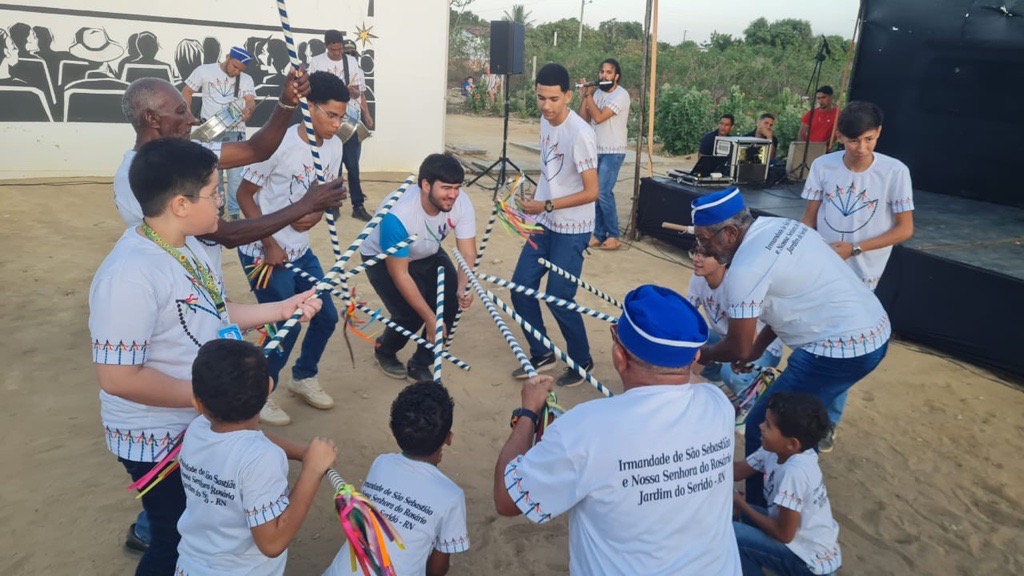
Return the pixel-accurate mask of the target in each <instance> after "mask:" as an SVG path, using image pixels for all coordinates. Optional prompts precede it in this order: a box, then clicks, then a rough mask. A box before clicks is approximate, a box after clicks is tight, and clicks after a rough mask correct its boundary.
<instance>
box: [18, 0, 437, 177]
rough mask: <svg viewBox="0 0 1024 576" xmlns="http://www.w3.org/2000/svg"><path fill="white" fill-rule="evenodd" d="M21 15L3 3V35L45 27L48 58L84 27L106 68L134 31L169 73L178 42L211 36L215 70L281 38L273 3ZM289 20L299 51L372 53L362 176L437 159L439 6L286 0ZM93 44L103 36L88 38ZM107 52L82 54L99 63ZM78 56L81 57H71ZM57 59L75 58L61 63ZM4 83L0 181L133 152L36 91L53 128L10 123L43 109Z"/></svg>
mask: <svg viewBox="0 0 1024 576" xmlns="http://www.w3.org/2000/svg"><path fill="white" fill-rule="evenodd" d="M20 6H24V7H25V8H21V9H13V8H6V7H4V5H0V28H3V29H4V30H8V31H9V30H10V29H11V27H12V26H14V25H15V24H16V23H24V24H28V25H29V26H31V27H37V26H41V27H45V28H47V29H48V30H49V31H50V33H51V34H52V35H53V44H52V49H53V50H55V51H58V52H66V51H68V50H69V47H70V46H71V45H73V44H75V43H76V34H78V33H80V30H82V29H83V28H89V29H99V30H102V31H105V32H106V35H107V37H109V40H110V41H111V42H112V43H115V44H118V45H120V46H121V47H122V48H121V49H122V51H124V53H125V55H124V56H122V57H118V58H116V59H114V60H112V61H110V62H108V64H109V67H110V68H112V69H115V70H116V68H117V65H118V63H119V61H120V60H121V59H123V58H126V57H127V51H126V50H124V48H125V47H126V46H127V44H128V41H129V38H130V37H131V36H132V35H133V34H136V33H139V32H143V31H147V32H151V33H152V34H153V35H155V36H156V38H157V40H158V42H159V50H158V52H157V54H156V56H155V60H157V61H160V62H164V63H167V64H169V66H170V68H171V70H172V73H173V74H175V75H176V74H177V70H176V66H175V50H176V48H177V46H178V44H179V42H181V41H182V40H183V39H196V40H199V41H200V42H202V40H203V39H204V38H205V37H208V36H212V37H215V38H217V40H219V42H220V46H221V49H220V51H219V52H220V55H219V56H218V60H220V59H222V58H223V54H225V53H226V52H227V51H228V50H229V49H230V47H231V46H232V45H243V44H244V43H245V41H246V39H248V38H251V37H257V38H263V39H266V38H270V37H272V38H278V39H283V35H282V33H281V30H280V20H279V18H278V12H277V3H276V2H274V1H270V0H259V1H253V0H219V1H217V2H209V1H204V0H178V1H176V2H146V3H140V2H137V1H128V0H98V1H97V2H94V3H83V2H80V1H76V0H47V1H44V2H41V1H33V0H24V1H23V3H21V4H20ZM86 6H88V8H86ZM371 8H372V14H371V13H370V12H371ZM288 11H289V16H290V20H291V25H292V27H293V29H295V30H296V31H297V32H296V35H295V36H296V41H297V42H300V43H301V42H308V41H309V40H321V41H322V39H323V31H324V30H326V29H328V28H336V29H338V30H341V31H342V32H344V33H345V35H346V38H353V39H355V40H356V43H357V46H359V49H360V51H361V52H363V51H364V50H368V51H370V54H372V58H373V66H374V70H373V73H372V78H373V98H374V100H375V104H374V108H375V112H376V114H375V118H374V119H375V120H376V132H375V133H374V135H373V137H372V138H370V139H368V140H366V141H365V142H364V143H363V153H362V161H361V163H360V167H361V169H362V170H363V171H384V170H387V171H415V169H416V168H417V167H418V166H419V163H420V161H421V160H422V159H423V157H424V156H426V155H427V154H429V153H431V152H438V151H442V150H443V147H444V114H445V74H446V70H447V37H448V34H447V27H448V3H447V2H446V1H445V0H415V1H414V0H292V1H291V2H289V3H288ZM220 23H225V24H220ZM22 29H24V27H22ZM359 29H364V30H368V31H369V34H372V35H373V36H375V38H366V41H365V42H363V41H360V39H359V37H358V36H359V35H358V30H359ZM91 38H92V40H96V39H97V38H100V39H102V38H103V36H102V35H100V34H98V33H95V32H94V33H93V34H92V37H91ZM116 50H117V49H114V50H113V51H107V52H105V53H103V52H100V51H93V52H89V54H90V55H97V58H107V57H109V55H110V54H111V53H112V52H114V51H116ZM82 53H83V52H82V51H81V47H79V48H78V49H77V54H79V55H80V54H82ZM101 54H102V55H101ZM65 57H66V58H68V59H78V57H77V56H72V55H69V54H65ZM39 59H40V60H42V58H39ZM96 65H97V66H102V65H100V64H96ZM2 68H3V66H2V63H0V69H2ZM251 68H252V64H250V69H251ZM40 69H42V67H40ZM16 70H17V69H16ZM30 80H31V79H30ZM37 81H38V78H37ZM12 82H13V83H15V84H17V81H11V80H5V79H4V78H0V179H11V178H31V177H58V176H99V177H104V176H106V177H110V176H112V175H113V173H114V171H115V170H116V168H117V166H118V164H119V163H120V162H121V157H122V155H123V154H124V152H125V151H126V150H128V149H129V148H131V147H132V145H133V144H134V134H133V131H132V129H131V126H130V125H129V124H127V123H125V122H124V121H123V119H121V118H117V120H118V121H117V122H113V121H108V122H65V121H63V114H64V110H63V107H62V106H61V104H60V102H55V101H49V100H50V95H49V94H46V93H45V92H48V90H47V89H46V87H45V86H43V89H42V90H41V92H43V93H42V96H43V97H44V99H45V100H47V101H48V102H47V104H48V106H49V108H51V109H52V116H53V120H52V121H51V120H40V121H31V122H27V121H19V120H24V119H25V118H26V116H25V115H26V114H39V112H38V110H37V109H41V108H42V106H41V105H34V106H33V107H26V106H25V105H24V102H25V100H24V98H25V97H26V94H25V92H26V91H27V90H25V89H24V88H21V87H16V88H14V89H13V90H15V91H18V92H19V93H17V94H14V93H12V92H11V89H10V88H8V87H7V86H5V84H10V83H12ZM43 83H44V84H45V81H44V82H43ZM50 84H56V85H55V86H54V89H53V97H54V100H59V99H62V97H61V94H62V92H61V91H62V87H61V86H60V84H59V81H58V82H53V81H51V82H50ZM107 84H108V87H109V85H114V86H116V84H117V83H116V81H115V82H108V83H107ZM275 93H276V92H275ZM29 97H30V98H35V97H33V96H29ZM110 98H111V99H116V96H111V97H110ZM37 100H38V98H37ZM110 101H113V100H110ZM5 102H6V103H7V105H5ZM271 105H272V104H270V103H268V104H267V105H266V106H271ZM106 114H107V115H106V116H103V118H109V115H110V112H107V113H106Z"/></svg>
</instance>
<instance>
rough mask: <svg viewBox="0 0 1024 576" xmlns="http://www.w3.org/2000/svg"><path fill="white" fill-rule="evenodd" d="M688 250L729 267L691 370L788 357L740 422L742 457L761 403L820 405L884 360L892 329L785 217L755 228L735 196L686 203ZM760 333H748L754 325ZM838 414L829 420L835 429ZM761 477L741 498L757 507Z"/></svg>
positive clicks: (869, 296)
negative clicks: (718, 321)
mask: <svg viewBox="0 0 1024 576" xmlns="http://www.w3.org/2000/svg"><path fill="white" fill-rule="evenodd" d="M693 224H694V227H695V230H694V232H695V234H694V235H695V236H696V241H697V247H698V248H699V249H701V250H703V251H704V252H705V253H706V254H707V255H708V256H710V257H712V258H715V259H717V260H718V261H719V262H721V263H723V264H728V265H729V272H728V276H729V282H728V287H727V289H726V298H727V300H728V302H729V308H728V314H729V330H728V333H727V334H726V336H725V338H723V339H722V341H721V342H719V343H717V344H715V345H713V346H705V347H704V348H702V349H701V356H700V360H699V362H700V363H701V364H704V365H707V364H708V363H710V362H752V361H754V360H756V359H757V358H759V357H760V356H761V355H762V354H764V351H765V350H766V349H767V348H768V345H769V344H770V343H771V342H772V341H773V340H775V338H776V337H778V338H779V339H780V340H782V343H783V344H785V345H787V346H789V347H790V348H791V349H792V350H793V352H792V354H790V356H789V360H788V361H787V364H786V370H785V371H784V372H783V373H782V375H781V376H780V377H779V378H778V379H777V380H776V381H775V383H774V384H773V385H772V387H771V388H769V389H768V390H767V391H766V392H765V394H764V395H763V396H762V397H761V399H760V400H759V401H758V402H757V404H755V405H754V407H753V409H751V411H750V414H748V415H747V423H746V434H745V436H746V452H745V454H746V455H750V454H752V453H753V452H754V451H755V450H757V449H758V448H760V447H761V430H760V425H761V423H762V422H764V418H765V410H766V407H767V405H768V399H769V398H770V397H771V395H772V394H774V393H776V392H781V391H787V392H805V393H808V394H812V395H814V396H817V397H818V398H819V399H820V400H821V401H822V403H823V404H824V405H826V406H829V405H830V404H831V403H832V401H833V400H834V399H835V398H836V397H837V396H839V395H840V394H842V393H844V392H846V391H847V390H848V389H849V388H850V387H851V386H853V385H854V384H856V383H857V382H859V381H860V380H861V379H863V378H864V377H865V376H867V375H868V374H870V373H871V371H872V370H874V369H875V368H876V367H877V366H878V364H879V363H880V362H881V361H882V358H884V357H885V353H886V350H888V346H889V335H890V333H891V327H890V325H889V316H888V314H886V313H885V309H883V308H882V304H881V302H879V301H878V298H876V297H875V295H874V293H872V292H871V290H868V288H867V286H865V285H864V284H863V283H861V282H860V281H859V280H858V279H857V277H856V276H855V275H854V273H853V271H852V270H851V269H850V268H849V267H848V266H846V265H845V264H843V261H842V260H841V259H840V258H839V256H837V255H836V253H835V252H834V251H832V249H831V248H829V246H828V244H826V243H825V241H824V240H822V238H821V235H819V234H818V233H817V232H815V231H814V230H812V229H811V228H808V227H807V226H805V225H803V224H801V223H800V222H797V221H796V220H790V219H788V218H770V217H761V218H758V219H757V220H756V221H755V220H754V219H753V218H752V217H751V216H750V211H749V210H748V209H747V208H746V206H745V205H744V204H743V198H742V196H740V191H739V190H738V189H736V188H729V189H726V190H721V191H718V192H714V193H712V194H708V195H706V196H702V197H700V198H697V199H696V200H694V201H693ZM758 319H760V320H761V321H762V322H764V325H765V327H764V329H762V330H761V331H760V332H757V322H758ZM840 417H841V414H839V413H834V412H832V410H831V408H830V413H829V419H830V420H831V421H832V424H833V425H835V424H836V423H837V422H838V421H839V418H840ZM761 488H762V486H761V477H760V476H757V475H755V476H752V477H750V478H748V479H747V499H748V500H750V502H751V503H752V504H760V505H763V501H762V500H763V498H762V496H761V495H762V489H761Z"/></svg>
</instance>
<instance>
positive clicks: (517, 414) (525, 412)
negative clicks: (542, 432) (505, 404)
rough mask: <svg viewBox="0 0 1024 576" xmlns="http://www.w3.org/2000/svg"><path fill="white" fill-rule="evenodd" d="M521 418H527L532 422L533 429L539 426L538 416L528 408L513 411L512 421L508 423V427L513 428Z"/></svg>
mask: <svg viewBox="0 0 1024 576" xmlns="http://www.w3.org/2000/svg"><path fill="white" fill-rule="evenodd" d="M523 416H525V417H527V418H529V419H530V420H533V427H534V429H536V428H537V427H538V426H540V416H539V415H538V414H537V413H536V412H534V411H533V410H530V409H529V408H516V409H515V410H513V411H512V421H511V422H509V426H510V427H511V428H515V427H516V424H518V423H519V419H520V418H522V417H523Z"/></svg>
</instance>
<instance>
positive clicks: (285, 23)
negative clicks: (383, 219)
mask: <svg viewBox="0 0 1024 576" xmlns="http://www.w3.org/2000/svg"><path fill="white" fill-rule="evenodd" d="M277 13H278V14H279V15H280V16H281V32H282V33H284V42H285V44H287V45H288V59H289V60H291V63H292V68H294V69H295V71H296V72H298V71H299V68H300V67H301V66H302V64H301V62H299V52H298V50H297V49H296V48H295V38H294V36H292V24H291V21H290V20H288V7H287V6H285V2H284V0H277ZM287 89H288V87H287V86H286V87H285V90H287ZM299 106H301V108H302V125H303V127H305V129H306V139H307V140H308V141H309V151H310V153H311V154H312V155H313V169H314V170H315V171H316V181H317V182H319V183H320V184H323V183H324V182H325V180H326V179H325V178H324V167H323V164H321V162H320V147H319V146H317V144H316V132H315V131H314V130H313V117H312V116H310V111H309V102H308V101H307V100H306V97H305V96H300V97H299ZM324 216H326V217H327V232H328V233H329V234H330V236H331V250H333V251H334V257H335V258H341V245H340V244H339V243H338V227H337V225H336V224H335V222H334V211H333V210H327V211H325V212H324Z"/></svg>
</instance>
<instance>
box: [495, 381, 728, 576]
mask: <svg viewBox="0 0 1024 576" xmlns="http://www.w3.org/2000/svg"><path fill="white" fill-rule="evenodd" d="M735 418H736V410H735V409H734V408H733V406H732V404H730V403H729V401H728V400H727V399H726V397H725V395H724V394H722V392H721V391H720V390H719V389H718V388H716V387H714V386H712V385H710V384H684V385H678V386H642V387H638V388H633V389H630V390H627V391H626V392H624V393H622V394H619V395H618V396H615V397H613V398H607V399H600V400H591V401H590V402H585V403H583V404H580V405H579V406H576V407H575V408H573V409H572V410H569V411H568V412H566V413H565V415H563V416H561V417H560V418H559V419H558V420H556V421H555V422H554V423H553V424H552V425H551V427H549V428H548V430H547V432H545V434H544V439H543V440H542V441H541V442H540V443H538V444H537V445H535V446H534V447H533V448H531V449H530V450H529V451H528V452H527V453H526V454H524V455H523V456H520V457H518V458H516V459H515V460H513V461H511V462H509V464H508V466H507V467H506V468H505V486H506V489H507V490H508V493H509V496H511V498H512V501H513V502H515V503H516V505H517V506H518V507H519V509H520V510H521V511H522V512H523V514H525V515H526V517H527V518H528V519H530V521H532V522H536V523H538V524H540V523H543V522H546V521H548V520H550V519H551V518H553V517H555V516H558V515H560V514H562V513H563V512H566V511H568V512H569V573H570V574H573V575H578V576H584V575H585V576H599V575H602V574H622V575H625V574H645V575H648V576H657V575H665V576H668V575H673V576H674V575H678V574H701V575H703V576H715V575H729V576H738V575H739V574H740V559H739V551H738V549H737V546H736V537H735V535H734V532H733V527H732V521H731V519H732V498H733V496H732V493H733V487H732V478H733V475H732V467H733V448H734V446H733V443H734V440H735V436H734V434H735V433H734V427H735Z"/></svg>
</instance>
